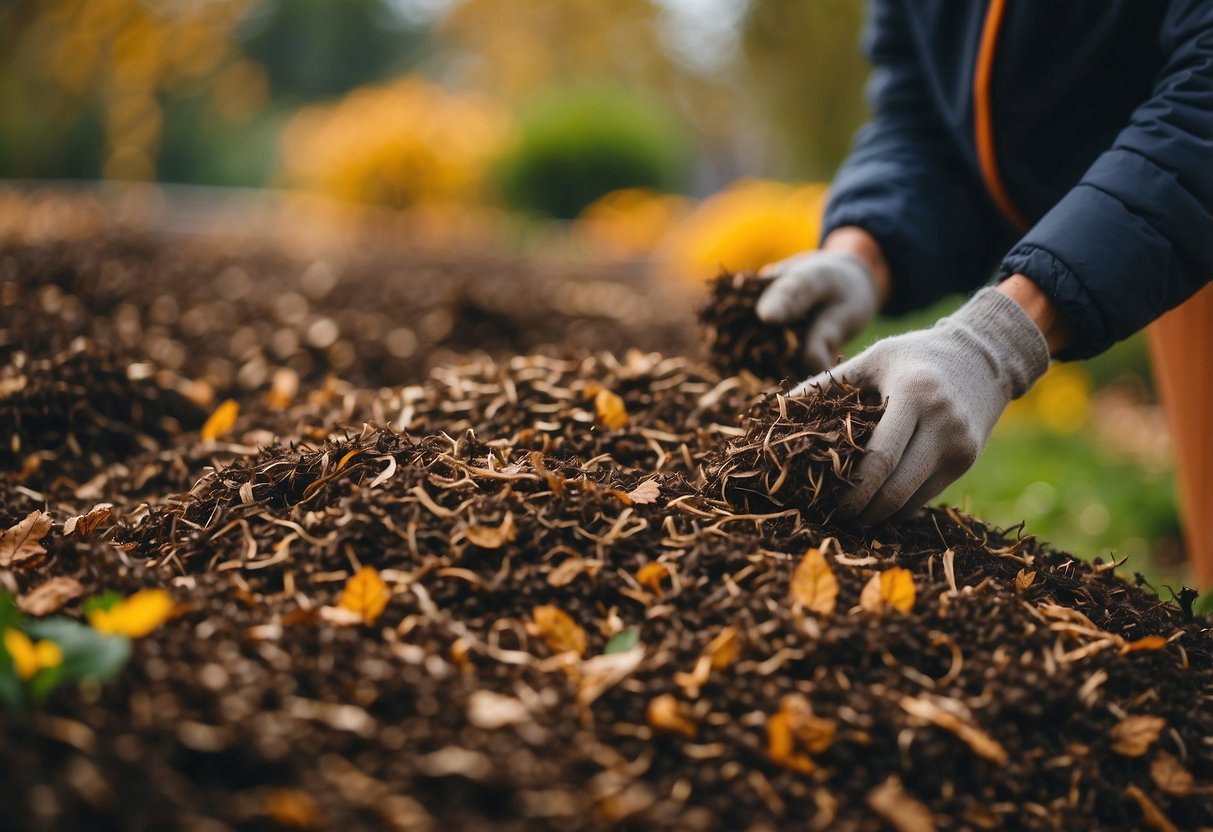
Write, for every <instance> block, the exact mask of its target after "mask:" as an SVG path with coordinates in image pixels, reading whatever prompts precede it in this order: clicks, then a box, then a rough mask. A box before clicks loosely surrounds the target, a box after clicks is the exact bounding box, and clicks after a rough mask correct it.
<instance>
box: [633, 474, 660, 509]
mask: <svg viewBox="0 0 1213 832" xmlns="http://www.w3.org/2000/svg"><path fill="white" fill-rule="evenodd" d="M660 497H661V484H660V483H659V482H657V480H645V481H644V482H642V483H641V484H640V485H638V486H636V487H635V488H633V489H632V490H631V491H629V492H628V493H627V498H628V499H629V500H631V501H632V502H633V503H634V504H635V505H638V506H647V505H649V504H650V503H655V502H657V500H658V498H660Z"/></svg>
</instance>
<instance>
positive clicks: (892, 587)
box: [859, 566, 914, 615]
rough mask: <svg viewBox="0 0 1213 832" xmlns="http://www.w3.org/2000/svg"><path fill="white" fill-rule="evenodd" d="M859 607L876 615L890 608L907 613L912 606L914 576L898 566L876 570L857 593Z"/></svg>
mask: <svg viewBox="0 0 1213 832" xmlns="http://www.w3.org/2000/svg"><path fill="white" fill-rule="evenodd" d="M859 607H860V609H862V610H863V611H864V612H871V613H876V614H877V615H883V614H884V613H885V612H887V611H888V610H890V609H894V610H897V611H898V612H901V613H908V612H909V611H910V610H912V609H913V608H914V576H913V575H912V574H911V573H910V570H908V569H902V568H901V567H900V566H894V567H893V568H892V569H886V570H885V571H883V572H877V573H876V574H875V575H873V576H872V579H871V580H870V581H868V583H867V584H866V585H865V586H864V588H863V591H862V592H861V593H860V594H859Z"/></svg>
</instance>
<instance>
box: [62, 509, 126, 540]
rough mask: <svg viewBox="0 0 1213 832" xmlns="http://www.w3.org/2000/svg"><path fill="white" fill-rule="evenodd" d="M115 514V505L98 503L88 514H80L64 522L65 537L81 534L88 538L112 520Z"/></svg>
mask: <svg viewBox="0 0 1213 832" xmlns="http://www.w3.org/2000/svg"><path fill="white" fill-rule="evenodd" d="M113 512H114V504H113V503H97V505H95V506H93V507H92V508H90V509H89V510H88V512H87V513H86V514H78V515H76V516H75V517H69V518H67V520H65V521H63V536H64V537H67V536H69V535H72V534H75V533H76V532H79V533H80V536H81V537H88V536H89V535H91V534H92V533H93V532H95V531H96V530H97V527H98V526H100V525H101V524H102V523H104V522H105V521H106V520H108V519H110V515H111V514H113Z"/></svg>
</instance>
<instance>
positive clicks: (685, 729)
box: [648, 693, 699, 740]
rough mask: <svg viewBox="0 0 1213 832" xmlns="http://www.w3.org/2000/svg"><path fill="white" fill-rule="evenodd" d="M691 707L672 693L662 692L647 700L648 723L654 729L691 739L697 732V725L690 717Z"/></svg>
mask: <svg viewBox="0 0 1213 832" xmlns="http://www.w3.org/2000/svg"><path fill="white" fill-rule="evenodd" d="M690 711H691V709H690V708H689V707H688V706H687V705H686V703H684V702H679V701H678V700H677V699H675V698H674V696H673V695H671V694H668V693H663V694H662V695H661V696H658V697H655V698H654V699H652V700H650V702H649V709H648V723H649V727H650V728H652V729H653V730H654V731H661V732H664V733H667V734H681V735H682V736H684V737H686V738H687V739H688V740H693V739H695V737H696V736H697V735H698V734H699V726H698V725H696V724H695V720H694V719H692V717H691V712H690Z"/></svg>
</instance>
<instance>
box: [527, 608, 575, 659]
mask: <svg viewBox="0 0 1213 832" xmlns="http://www.w3.org/2000/svg"><path fill="white" fill-rule="evenodd" d="M531 617H532V618H533V619H534V620H535V628H536V630H537V631H538V633H539V636H540V637H541V638H542V639H543V640H544V642H545V643H546V644H547V646H548V647H549V648H550V649H551V650H552V652H554V653H568V652H573V653H576V654H577V655H578V656H580V655H583V654H584V653H585V648H586V635H585V630H584V629H582V627H581V625H580V624H578V623H577V622H576V621H574V620H573V618H572V616H570V615H569V614H568V613H567V612H565V611H564V610H562V609H560V607H557V606H555V605H554V604H541V605H539V606H537V607H534V608H533V609H532V610H531Z"/></svg>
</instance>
